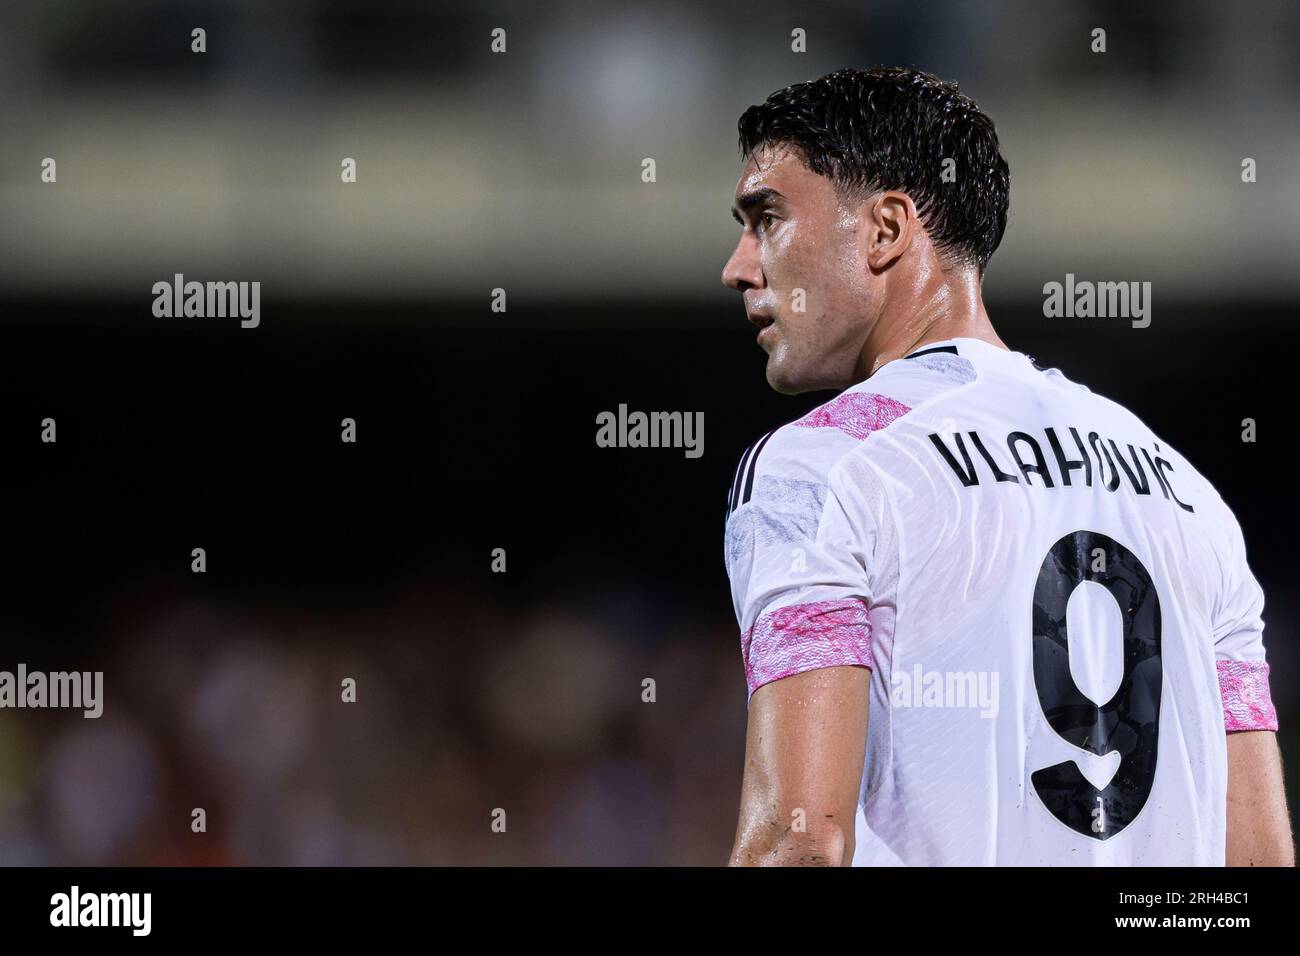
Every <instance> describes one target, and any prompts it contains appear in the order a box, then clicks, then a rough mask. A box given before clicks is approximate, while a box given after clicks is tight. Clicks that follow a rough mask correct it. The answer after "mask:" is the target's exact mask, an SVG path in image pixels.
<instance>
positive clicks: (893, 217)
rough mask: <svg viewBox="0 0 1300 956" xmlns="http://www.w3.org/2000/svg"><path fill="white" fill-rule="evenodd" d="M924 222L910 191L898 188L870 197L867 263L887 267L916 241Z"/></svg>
mask: <svg viewBox="0 0 1300 956" xmlns="http://www.w3.org/2000/svg"><path fill="white" fill-rule="evenodd" d="M920 228H921V222H920V220H919V218H918V217H917V215H916V206H915V205H914V204H913V203H912V197H911V196H909V195H907V193H901V192H897V191H894V190H890V191H889V192H883V193H880V194H879V195H878V196H875V197H874V198H872V199H871V200H870V205H869V208H868V209H867V264H868V265H869V266H870V267H871V268H872V269H884V268H886V267H887V266H889V265H890V264H891V263H893V262H894V260H896V259H898V258H899V257H900V256H901V255H902V254H903V253H904V252H906V251H907V250H908V248H909V247H910V246H911V245H912V240H913V239H914V238H915V237H916V233H917V230H918V229H920Z"/></svg>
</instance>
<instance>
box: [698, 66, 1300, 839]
mask: <svg viewBox="0 0 1300 956" xmlns="http://www.w3.org/2000/svg"><path fill="white" fill-rule="evenodd" d="M739 128H740V142H741V150H742V153H743V154H744V155H745V157H746V162H745V166H744V169H743V171H742V173H741V176H740V181H739V183H738V184H737V187H736V196H735V208H734V210H733V212H734V214H735V216H736V218H737V220H738V221H739V222H740V224H741V227H742V231H741V235H740V241H739V244H738V245H737V246H736V250H735V252H733V253H732V255H731V258H730V260H729V261H728V262H727V264H726V267H725V269H724V271H723V281H724V283H725V284H726V285H728V286H729V287H731V288H733V289H735V290H737V291H738V292H740V293H741V294H742V295H743V297H744V303H745V313H746V315H747V316H748V318H749V320H750V321H751V322H753V323H754V325H756V326H757V327H758V328H759V330H760V331H759V333H758V344H759V345H760V346H761V347H762V348H763V350H764V351H765V352H766V353H767V356H768V361H767V380H768V383H769V384H770V385H771V386H772V387H773V388H774V389H776V390H777V391H779V392H783V393H787V394H796V393H799V392H805V391H810V390H814V389H827V388H835V389H846V390H845V391H843V392H842V393H841V394H840V395H839V396H838V397H836V398H835V399H833V400H831V401H830V402H828V403H826V404H825V405H822V406H821V407H820V408H817V409H815V410H814V411H813V412H811V413H810V414H808V415H806V416H804V417H803V418H801V419H799V420H798V421H795V422H793V423H791V424H788V425H785V426H784V427H781V428H778V429H776V430H775V431H773V432H771V433H769V434H768V435H766V436H764V437H763V438H761V439H760V440H759V441H757V442H756V443H755V444H754V445H752V446H751V447H750V449H749V450H747V451H746V453H745V454H744V456H743V457H742V459H741V462H740V465H739V467H738V469H737V471H736V477H735V481H734V483H733V486H732V489H731V494H730V498H729V501H728V507H729V514H728V519H727V535H726V559H727V570H728V574H729V576H730V578H731V585H732V595H733V598H734V602H735V607H736V613H737V617H738V619H739V622H740V628H741V632H742V652H743V657H744V664H745V674H746V678H747V681H748V685H749V692H750V699H749V724H748V734H747V741H746V756H745V771H744V780H743V784H742V798H741V801H742V802H741V810H740V821H739V825H738V827H737V832H736V842H735V848H734V850H733V852H732V860H731V862H732V863H733V864H740V865H749V864H814V865H816V864H822V865H848V864H850V863H858V864H860V865H861V864H865V863H872V862H891V863H898V862H902V863H905V864H941V865H949V864H955V865H965V864H974V865H987V864H1012V865H1058V864H1083V865H1196V864H1201V865H1216V864H1217V865H1222V864H1224V863H1225V862H1227V863H1229V864H1264V865H1293V861H1294V850H1293V844H1292V838H1291V832H1290V824H1289V820H1288V815H1287V809H1286V803H1285V796H1284V793H1283V790H1282V775H1281V767H1280V759H1279V756H1278V750H1277V745H1276V741H1275V734H1274V731H1276V729H1277V718H1276V715H1275V711H1274V709H1273V705H1272V703H1271V700H1270V697H1269V689H1268V665H1267V664H1266V663H1265V659H1264V646H1263V643H1262V637H1261V635H1262V629H1263V624H1262V621H1261V618H1260V614H1261V609H1262V606H1263V596H1262V594H1261V592H1260V588H1259V586H1258V584H1257V583H1256V581H1255V579H1254V577H1253V576H1252V574H1251V572H1250V570H1249V568H1248V567H1247V564H1246V556H1245V548H1244V544H1243V541H1242V535H1241V531H1240V529H1239V527H1238V525H1237V522H1236V520H1235V519H1234V517H1233V515H1232V513H1231V512H1230V511H1229V509H1228V508H1227V506H1226V505H1225V504H1224V503H1223V501H1222V500H1221V499H1220V498H1219V496H1218V495H1217V494H1216V493H1215V491H1214V489H1213V488H1212V487H1211V486H1210V484H1209V483H1208V482H1207V481H1206V480H1205V479H1204V478H1202V477H1201V476H1200V475H1199V474H1198V473H1197V472H1196V471H1195V470H1194V469H1193V468H1192V466H1191V465H1190V464H1188V462H1187V461H1186V460H1185V459H1184V458H1183V457H1182V456H1181V455H1179V454H1178V453H1177V452H1176V451H1174V450H1173V449H1172V448H1170V447H1169V445H1168V444H1167V443H1165V442H1162V441H1161V440H1160V439H1159V438H1157V437H1156V436H1155V435H1153V434H1152V433H1151V432H1150V431H1149V430H1148V429H1147V428H1146V427H1145V426H1144V425H1143V424H1142V423H1141V422H1140V421H1139V420H1138V419H1137V418H1136V417H1135V416H1133V415H1132V414H1131V413H1129V412H1128V411H1126V410H1125V409H1123V408H1121V407H1120V406H1118V405H1116V404H1115V403H1113V402H1110V401H1107V400H1106V399H1103V398H1101V397H1099V396H1097V395H1094V394H1093V393H1091V392H1089V391H1088V390H1087V389H1086V388H1083V387H1082V386H1080V385H1076V384H1074V383H1072V382H1070V381H1069V380H1068V379H1066V378H1065V376H1063V375H1062V374H1061V373H1060V372H1058V371H1056V370H1054V369H1052V370H1042V369H1040V368H1038V367H1037V366H1036V365H1034V364H1033V362H1032V360H1031V359H1030V358H1029V357H1027V356H1025V355H1022V354H1020V353H1017V352H1013V351H1009V350H1008V349H1007V347H1006V346H1005V345H1004V344H1003V343H1002V341H1001V340H1000V339H999V338H998V336H997V333H996V332H995V331H994V330H993V326H992V325H991V323H990V321H989V317H988V314H987V313H986V312H985V309H984V305H983V302H982V301H981V296H980V285H981V279H982V276H983V272H984V267H985V265H986V264H987V263H988V261H989V257H990V256H991V255H992V254H993V252H994V250H995V249H996V248H997V246H998V243H999V242H1000V241H1001V239H1002V233H1003V231H1004V229H1005V227H1006V219H1007V202H1008V192H1009V185H1010V178H1009V172H1008V168H1007V164H1006V162H1005V160H1004V159H1003V158H1002V156H1001V153H1000V151H999V147H998V139H997V135H996V133H995V131H994V127H993V123H992V122H991V121H990V120H989V118H988V117H987V116H986V115H984V114H983V113H982V112H980V110H979V108H978V107H977V106H976V105H975V103H973V102H972V101H971V100H970V99H968V98H967V97H965V96H963V95H962V94H960V93H959V92H958V90H957V87H956V86H955V85H952V84H949V83H945V82H942V81H940V80H938V79H937V78H935V77H933V76H930V75H928V74H925V73H920V72H917V71H914V70H906V69H884V68H879V69H874V70H870V71H857V70H841V71H839V72H836V73H833V74H830V75H828V76H825V77H822V78H821V79H819V80H815V81H812V82H808V83H801V84H798V85H795V86H792V87H789V88H787V89H784V90H781V91H779V92H777V93H774V94H773V95H772V96H770V97H768V99H767V101H766V102H765V103H762V104H761V105H758V106H754V107H751V108H750V109H749V110H747V111H746V112H745V114H744V115H743V116H742V117H741V119H740V124H739ZM868 715H870V720H868ZM859 810H861V812H859Z"/></svg>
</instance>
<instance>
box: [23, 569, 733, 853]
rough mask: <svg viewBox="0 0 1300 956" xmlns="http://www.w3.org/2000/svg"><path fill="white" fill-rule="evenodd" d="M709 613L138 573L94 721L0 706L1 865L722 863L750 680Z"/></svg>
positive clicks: (425, 588)
mask: <svg viewBox="0 0 1300 956" xmlns="http://www.w3.org/2000/svg"><path fill="white" fill-rule="evenodd" d="M722 610H723V612H725V611H726V610H727V609H726V608H725V607H723V608H722ZM703 620H704V618H703V617H701V616H699V615H697V614H694V613H692V611H691V609H690V608H689V607H688V606H683V607H681V608H673V609H668V610H665V609H664V608H663V607H662V606H658V605H656V604H655V603H654V600H653V598H652V597H651V595H650V593H649V592H648V591H647V592H643V593H635V592H623V593H617V594H613V595H611V596H610V597H609V598H608V599H607V600H606V602H605V603H603V604H602V603H601V602H600V601H597V602H595V603H594V604H593V605H592V606H590V607H584V608H575V607H572V606H564V605H555V606H547V605H545V604H539V605H537V606H532V607H527V608H515V607H512V606H511V604H510V603H509V602H506V601H503V600H501V598H500V596H499V595H493V594H491V593H487V592H485V591H479V592H475V590H474V588H473V587H472V586H471V585H467V584H466V583H465V582H464V581H458V580H454V579H447V578H438V579H432V580H422V581H419V582H417V583H414V584H411V585H410V586H409V587H408V588H407V589H405V590H404V591H403V592H402V593H400V594H396V595H388V596H387V599H386V600H383V601H380V602H375V603H374V604H373V606H370V607H356V608H352V609H346V610H343V611H339V610H337V609H335V610H330V611H307V610H303V609H302V607H298V608H296V609H294V608H290V607H276V606H267V607H252V606H249V605H246V604H245V605H241V606H238V607H230V606H223V605H222V604H220V603H217V602H213V601H211V600H198V599H195V598H194V597H192V596H183V595H178V594H175V593H170V594H168V593H140V594H136V595H134V596H132V597H131V598H130V599H128V600H124V601H122V602H120V603H119V605H118V606H117V607H116V609H115V610H114V612H113V614H112V619H111V620H110V621H109V622H108V625H107V630H108V634H109V638H108V640H107V644H106V648H105V650H104V653H103V655H102V658H100V660H102V663H97V664H95V665H94V669H102V670H103V671H104V701H105V703H104V715H103V716H102V717H101V718H99V719H97V720H87V719H84V718H83V717H81V715H80V712H79V711H76V712H73V711H49V710H46V711H30V710H28V711H7V712H5V713H4V715H3V719H0V864H6V865H16V864H55V865H57V864H70V865H116V864H156V865H188V864H259V865H316V864H337V865H354V864H360V865H391V864H398V865H403V864H435V865H437V864H455V865H480V864H507V865H510V864H548V865H554V864H561V865H563V864H573V865H582V864H606V865H646V864H650V865H654V864H685V865H691V864H718V863H721V862H723V861H725V859H726V855H727V853H728V851H729V849H730V846H731V840H732V836H733V833H734V827H735V818H736V817H735V814H736V807H737V804H738V798H739V784H740V768H741V758H742V749H743V739H744V720H745V689H744V679H743V675H742V671H741V667H740V661H739V647H738V642H737V641H736V639H735V638H734V635H733V633H732V629H731V628H730V627H728V626H727V622H726V621H725V619H718V618H716V616H715V617H714V618H712V619H710V623H709V624H707V625H706V624H702V623H701V622H702V621H703ZM29 666H31V667H36V666H38V664H37V663H35V662H29ZM60 666H62V667H71V666H77V667H87V668H89V667H91V665H90V664H89V663H82V662H78V663H77V664H75V665H73V664H69V663H64V664H62V665H60ZM346 678H352V679H354V680H355V682H356V683H355V687H356V700H355V702H346V701H344V699H343V698H344V696H345V695H344V688H343V682H344V680H345V679H346ZM647 678H649V679H651V680H653V685H647V684H646V683H645V681H646V679H647ZM651 693H653V697H654V700H653V701H652V702H651V701H647V700H645V699H644V698H645V697H647V696H649V695H650V694H651ZM198 808H201V809H202V810H203V811H204V817H205V825H206V830H205V832H195V830H194V826H195V821H196V817H195V815H194V810H195V809H198ZM498 811H504V813H503V814H502V813H500V812H498ZM494 820H496V821H498V826H497V827H496V830H500V829H501V826H500V823H501V822H503V823H504V831H503V832H495V831H494V827H493V822H494Z"/></svg>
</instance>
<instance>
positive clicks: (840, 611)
mask: <svg viewBox="0 0 1300 956" xmlns="http://www.w3.org/2000/svg"><path fill="white" fill-rule="evenodd" d="M740 650H741V656H742V657H743V658H744V660H745V681H746V683H747V684H748V685H749V693H750V696H753V694H754V691H756V690H758V689H759V688H760V687H762V686H763V685H764V684H770V683H771V682H772V681H774V680H780V679H781V678H782V677H789V676H791V675H792V674H800V673H802V672H804V671H811V670H817V669H818V668H821V667H838V666H840V665H842V664H855V665H861V666H862V667H870V666H871V625H870V624H869V623H868V621H867V606H866V604H864V603H863V602H862V601H859V600H853V599H849V600H843V601H814V602H812V603H809V604H792V605H790V606H788V607H783V608H778V609H777V610H775V611H772V612H771V613H768V614H762V615H760V616H759V618H758V620H756V621H755V622H754V625H753V627H751V628H750V629H749V630H748V631H747V632H746V633H745V634H744V635H742V637H741V642H740Z"/></svg>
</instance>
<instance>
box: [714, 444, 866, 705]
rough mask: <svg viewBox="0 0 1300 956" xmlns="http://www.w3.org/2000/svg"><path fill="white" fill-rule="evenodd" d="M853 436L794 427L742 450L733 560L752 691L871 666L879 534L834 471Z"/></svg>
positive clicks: (731, 525)
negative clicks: (851, 507)
mask: <svg viewBox="0 0 1300 956" xmlns="http://www.w3.org/2000/svg"><path fill="white" fill-rule="evenodd" d="M814 439H815V440H814ZM854 444H856V443H855V442H852V441H851V440H848V439H846V438H843V436H840V435H839V434H838V433H832V434H830V435H828V434H827V431H826V430H820V432H819V433H818V434H807V435H805V434H801V433H800V432H799V431H797V430H795V429H792V428H791V427H790V426H787V427H786V428H784V429H780V430H778V431H777V432H775V433H773V434H772V436H771V437H770V439H768V440H767V441H765V442H761V443H759V444H758V445H757V446H756V447H755V449H752V450H751V451H750V452H748V453H747V454H746V458H747V459H750V460H749V461H748V462H747V461H746V460H745V459H742V462H741V467H740V469H738V472H737V481H738V482H740V488H739V490H738V491H737V493H736V494H735V495H734V496H733V497H734V500H735V505H736V507H735V508H733V509H732V510H731V511H730V514H729V517H728V520H727V532H726V561H727V573H728V577H729V578H730V580H731V594H732V601H733V604H734V607H735V611H736V619H737V622H738V623H739V625H740V632H741V656H742V659H743V661H744V665H745V680H746V684H747V686H748V689H749V694H750V696H753V693H754V691H756V690H757V689H758V688H760V687H762V686H763V685H765V684H768V683H771V682H772V681H776V680H780V679H781V678H783V677H790V676H792V675H794V674H799V673H802V672H804V671H810V670H817V669H819V668H824V667H836V666H842V665H852V666H861V667H870V666H871V660H872V658H871V646H870V645H871V628H870V625H869V623H868V616H867V610H868V608H869V607H870V604H871V583H870V575H869V573H868V571H867V568H868V567H869V564H870V556H871V552H872V549H873V547H874V542H873V540H872V538H873V535H872V533H871V530H870V528H868V530H867V531H866V533H864V530H863V525H862V516H854V517H853V518H851V517H850V515H849V514H848V513H847V512H846V511H845V507H844V505H843V503H842V496H841V495H840V494H838V493H837V492H836V488H835V485H836V482H835V481H834V480H833V479H832V471H833V468H834V462H835V461H836V460H837V458H838V457H839V456H840V455H841V454H842V453H843V452H844V451H846V450H847V449H849V448H851V447H852V446H853V445H854Z"/></svg>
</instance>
